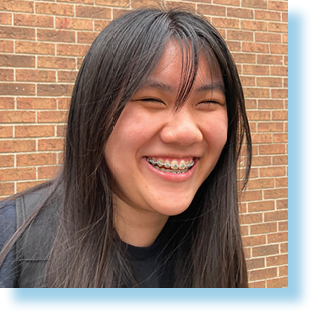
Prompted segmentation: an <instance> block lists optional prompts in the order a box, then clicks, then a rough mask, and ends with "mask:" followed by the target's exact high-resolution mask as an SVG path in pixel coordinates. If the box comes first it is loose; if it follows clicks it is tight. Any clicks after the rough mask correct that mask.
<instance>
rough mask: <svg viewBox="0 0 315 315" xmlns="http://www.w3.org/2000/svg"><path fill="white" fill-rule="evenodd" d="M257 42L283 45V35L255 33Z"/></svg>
mask: <svg viewBox="0 0 315 315" xmlns="http://www.w3.org/2000/svg"><path fill="white" fill-rule="evenodd" d="M255 41H256V42H267V43H281V34H271V33H268V32H264V33H259V32H256V33H255Z"/></svg>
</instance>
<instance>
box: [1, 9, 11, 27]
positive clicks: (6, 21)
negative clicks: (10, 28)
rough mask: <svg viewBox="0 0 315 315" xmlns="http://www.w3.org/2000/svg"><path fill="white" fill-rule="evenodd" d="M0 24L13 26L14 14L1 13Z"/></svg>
mask: <svg viewBox="0 0 315 315" xmlns="http://www.w3.org/2000/svg"><path fill="white" fill-rule="evenodd" d="M0 24H2V25H11V24H12V14H11V13H4V12H0Z"/></svg>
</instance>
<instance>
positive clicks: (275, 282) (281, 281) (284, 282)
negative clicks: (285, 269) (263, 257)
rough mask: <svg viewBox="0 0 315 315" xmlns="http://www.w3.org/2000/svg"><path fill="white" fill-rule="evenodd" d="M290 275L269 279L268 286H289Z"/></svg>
mask: <svg viewBox="0 0 315 315" xmlns="http://www.w3.org/2000/svg"><path fill="white" fill-rule="evenodd" d="M287 287H288V277H283V278H277V279H271V280H267V288H287Z"/></svg>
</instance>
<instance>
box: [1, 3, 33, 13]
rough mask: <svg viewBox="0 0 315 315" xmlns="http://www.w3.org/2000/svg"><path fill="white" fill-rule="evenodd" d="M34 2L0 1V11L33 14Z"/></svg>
mask: <svg viewBox="0 0 315 315" xmlns="http://www.w3.org/2000/svg"><path fill="white" fill-rule="evenodd" d="M33 3H34V1H25V0H23V1H19V0H15V1H12V0H1V2H0V10H3V11H19V12H34V9H33Z"/></svg>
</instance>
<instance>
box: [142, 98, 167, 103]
mask: <svg viewBox="0 0 315 315" xmlns="http://www.w3.org/2000/svg"><path fill="white" fill-rule="evenodd" d="M139 101H140V102H151V103H162V104H164V102H163V101H162V100H160V99H158V98H143V99H140V100H139Z"/></svg>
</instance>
